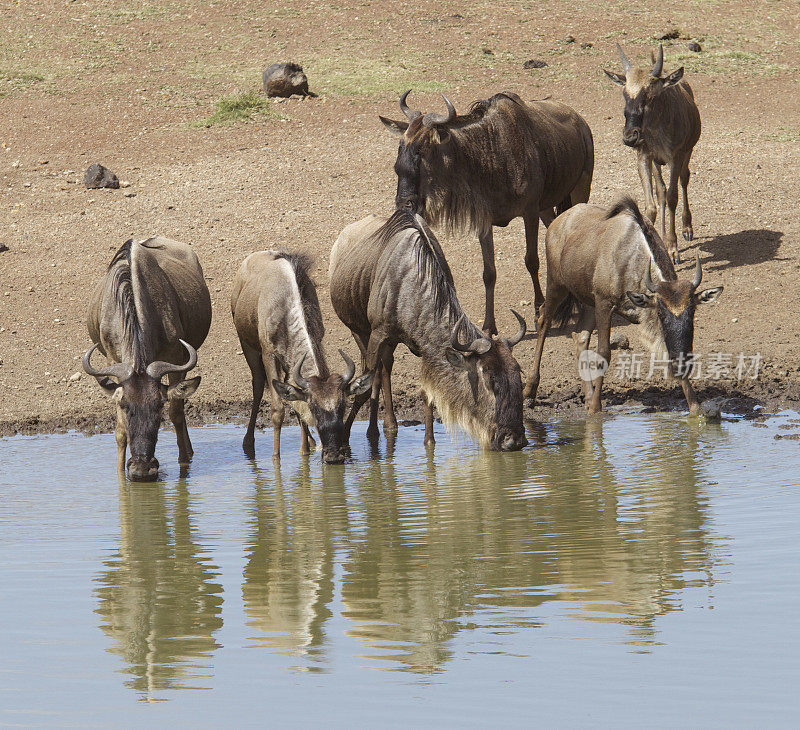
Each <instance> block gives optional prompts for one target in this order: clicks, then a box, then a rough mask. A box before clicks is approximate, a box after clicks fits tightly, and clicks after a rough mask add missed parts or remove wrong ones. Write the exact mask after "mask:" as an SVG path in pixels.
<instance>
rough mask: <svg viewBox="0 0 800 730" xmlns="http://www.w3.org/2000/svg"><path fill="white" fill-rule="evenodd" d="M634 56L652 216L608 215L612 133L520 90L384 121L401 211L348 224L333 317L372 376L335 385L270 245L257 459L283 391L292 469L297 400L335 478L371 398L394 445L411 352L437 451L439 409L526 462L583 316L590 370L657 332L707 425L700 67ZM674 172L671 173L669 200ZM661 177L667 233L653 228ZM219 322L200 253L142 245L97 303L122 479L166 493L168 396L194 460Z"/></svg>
mask: <svg viewBox="0 0 800 730" xmlns="http://www.w3.org/2000/svg"><path fill="white" fill-rule="evenodd" d="M618 50H619V55H620V59H621V61H622V67H623V72H624V73H622V74H620V73H616V72H612V71H605V73H606V74H607V75H608V76H609V77H610V78H611V79H612V80H613V81H614V82H615V83H618V84H620V85H621V86H623V95H624V99H625V127H624V130H623V135H622V137H623V142H624V144H626V145H628V146H630V147H633V148H634V149H635V150H636V153H637V158H638V172H639V175H640V178H641V182H642V188H643V191H644V197H645V212H644V215H642V213H641V212H640V210H639V208H638V206H637V205H636V203H635V202H634V201H633V200H632V199H630V198H627V197H626V198H623V199H621V200H620V201H619V202H617V203H616V204H615V205H613V206H612V207H610V208H603V207H600V206H597V205H590V204H589V203H588V200H589V193H590V188H591V183H592V176H593V173H594V142H593V139H592V133H591V130H590V129H589V126H588V124H587V123H586V121H585V120H584V119H583V118H582V117H581V116H580V115H579V114H578V113H577V112H576V111H574V110H573V109H571V108H570V107H568V106H566V105H564V104H561V103H556V102H552V101H536V102H532V103H525V102H524V101H522V99H520V98H519V97H518V96H517V95H516V94H511V93H500V94H495V95H494V96H492V97H491V98H489V99H487V100H485V101H477V102H475V103H474V104H473V105H472V107H471V108H470V110H469V111H468V112H467V113H466V114H462V115H459V114H457V113H456V110H455V107H454V106H453V104H452V103H451V102H450V100H449V99H447V97H444V95H443V98H444V101H445V105H446V109H447V113H446V114H441V113H432V112H431V113H427V114H423V113H422V112H421V111H417V110H414V109H411V108H410V107H409V106H408V103H407V102H408V96H409V93H410V92H408V91H407V92H406V93H404V94H403V95H402V96H401V97H400V109H401V111H402V113H403V115H404V117H405V119H404V120H399V121H398V120H392V119H387V118H385V117H380V120H381V122H382V123H383V124H384V126H386V127H387V128H388V129H389V130H390V131H392V132H393V133H395V134H397V135H398V136H399V137H400V146H399V150H398V153H397V160H396V162H395V172H396V173H397V195H396V198H395V212H394V213H393V214H392V215H391V216H389V217H388V218H386V217H379V216H375V215H370V216H367V217H366V218H364V219H363V220H361V221H358V222H356V223H352V224H350V225H348V226H347V227H346V228H345V229H344V230H343V231H342V232H341V234H340V235H339V237H338V238H337V240H336V242H335V244H334V246H333V249H332V251H331V255H330V268H329V273H330V293H331V302H332V304H333V309H334V311H335V312H336V314H337V316H338V317H339V318H340V319H341V320H342V322H343V323H344V324H345V325H346V326H347V327H348V329H349V330H350V331H351V333H352V335H353V338H354V339H355V341H356V344H357V345H358V348H359V350H360V352H361V374H360V375H358V376H356V367H355V363H354V362H353V360H352V359H351V358H350V357H349V356H348V355H347V354H346V353H345V352H343V351H341V350H340V351H339V352H340V354H341V357H342V360H343V363H344V371H343V372H341V373H340V372H335V371H332V370H331V368H330V366H329V364H328V359H327V357H326V355H325V351H324V349H323V346H322V339H323V334H324V324H323V318H322V312H321V309H320V306H319V301H318V299H317V293H316V288H315V286H314V283H313V282H312V280H311V278H310V275H309V267H310V264H311V262H310V259H308V258H307V257H305V256H303V255H301V254H298V253H292V252H286V251H273V250H267V251H259V252H255V253H252V254H250V255H249V256H248V257H247V258H246V259H245V260H244V262H243V263H242V265H241V268H240V269H239V272H238V273H237V275H236V279H235V281H234V284H233V293H232V297H231V310H232V314H233V321H234V326H235V328H236V332H237V334H238V337H239V341H240V342H241V346H242V352H243V354H244V357H245V359H246V361H247V364H248V365H249V367H250V371H251V374H252V386H253V403H252V410H251V413H250V420H249V423H248V427H247V431H246V434H245V437H244V441H243V444H242V445H243V448H244V451H245V452H246V453H248V454H251V455H252V454H253V453H254V451H255V426H256V421H257V417H258V412H259V406H260V404H261V400H262V397H263V394H264V389H265V388H268V389H269V394H270V414H271V421H272V426H273V430H274V447H273V457H274V458H276V459H277V458H279V457H280V432H281V426H282V424H283V420H284V415H285V404H288V405H289V406H290V407H291V408H292V410H293V411H294V412H295V414H296V415H297V417H298V420H299V422H300V425H301V450H302V451H303V452H304V453H308V452H309V451H310V450H311V448H313V447H314V446H315V442H314V438H313V436H312V434H311V432H310V429H311V428H312V427H315V428H316V430H317V435H318V438H319V439H320V441H321V450H322V457H323V460H324V461H325V462H327V463H341V462H342V461H344V459H345V456H346V453H347V449H348V445H349V437H350V429H351V427H352V424H353V421H354V419H355V418H356V416H357V415H358V412H359V410H360V408H361V407H362V406H363V405H364V404H365V403H366V401H367V400H369V401H370V410H369V427H368V430H367V435H368V436H369V437H371V438H375V437H377V436H378V423H377V419H378V405H379V402H378V401H379V396H380V395H381V394H382V395H383V399H384V419H383V428H384V433H386V434H395V433H396V432H397V419H396V417H395V413H394V407H393V402H392V386H391V374H392V365H393V362H394V351H395V348H396V347H397V345H399V344H401V343H402V344H404V345H406V346H407V347H408V349H409V350H410V351H411V352H412V353H413V354H414V355H415V356H417V357H418V358H420V361H421V366H420V385H421V390H422V399H423V404H424V408H425V443H426V444H433V442H434V436H433V417H434V416H433V411H434V407H435V408H436V410H437V411H438V412H439V414H440V416H441V418H442V420H443V422H444V423H445V424H446V425H447V426H448V427H451V428H461V429H463V430H464V431H465V432H466V433H467V434H468V435H470V436H471V437H472V438H474V439H475V440H476V441H478V442H479V443H480V444H481V445H482V446H483V447H485V448H487V449H492V450H499V451H513V450H517V449H520V448H522V447H524V446H525V445H526V443H527V442H526V439H525V431H524V427H523V403H524V401H525V400H526V399H527V400H529V401H530V402H531V404H532V403H533V401H534V400H535V398H536V392H537V388H538V385H539V369H540V364H541V359H542V352H543V347H544V343H545V338H546V337H547V334H548V331H549V329H550V327H551V324H552V322H553V320H554V319H560V320H562V321H563V322H564V323H566V322H567V321H569V319H570V317H571V316H573V315H574V314H575V313H576V310H577V325H576V331H575V333H574V334H573V338H574V340H575V345H576V355H578V357H579V358H580V356H581V354H582V353H584V351H585V350H586V349H587V348H588V345H589V341H590V337H591V333H592V332H593V331H594V330H596V331H597V337H598V347H597V355H598V356H599V357H601V358H603V362H605V363H606V365H607V363H608V362H609V360H610V355H611V322H612V316H613V315H615V314H617V315H620V316H622V317H624V318H625V319H627V320H629V321H631V322H635V323H639V324H641V325H642V330H643V333H644V334H645V335H646V337H647V339H648V341H649V343H650V345H651V347H652V348H653V350H654V351H655V352H664V353H666V354H667V356H668V358H669V361H670V368H671V371H672V373H673V374H674V375H675V376H677V377H678V378H679V379H680V383H681V386H682V388H683V392H684V395H685V397H686V401H687V403H688V406H689V410H690V413H692V414H695V413H697V412H698V411H699V403H698V401H697V398H696V396H695V394H694V392H693V390H692V387H691V384H690V382H689V372H690V368H691V360H692V340H693V332H694V314H695V308H696V306H697V304H701V303H704V302H711V301H714V300H715V299H716V298H717V297H718V296H719V294H720V293H721V291H722V287H716V288H714V289H707V290H705V291H699V290H698V287H699V285H700V281H701V279H702V270H701V266H700V260H699V257H698V258H697V263H696V268H695V273H694V277H693V279H692V280H691V281H685V280H680V279H678V277H677V275H676V272H675V267H674V264H675V263H678V262H679V260H680V258H679V251H678V245H677V237H676V235H675V210H676V207H677V202H678V181H680V183H681V186H682V189H683V202H684V207H683V235H684V238H686V240H691V238H692V217H691V212H690V210H689V204H688V198H687V186H688V183H689V175H690V172H689V161H690V159H691V155H692V149H693V147H694V145H695V144H696V142H697V140H698V138H699V136H700V115H699V112H698V110H697V106H696V105H695V102H694V97H693V94H692V90H691V88H690V86H689V84H688V83H687V82H686V81H685V80H684V79H683V68H680V69H678V70H677V71H673V72H672V73H669V74H666V75H665V74H664V73H663V66H664V54H663V48H659V51H658V55H657V56H653V57H652V59H651V62H652V65H651V67H650V68H647V69H642V68H636V67H634V66H633V65H632V64H631V63H630V61H629V60H628V58H627V56H626V55H625V53H624V52H623V50H622V48H620V47H619V46H618ZM663 165H668V166H669V173H670V174H669V186H668V187H667V186H666V185H665V184H664V180H663V178H662V175H661V167H662V166H663ZM654 180H655V187H656V197H657V199H658V208H659V212H660V214H661V236H659V234H658V233H657V232H656V230H655V228H654V227H653V225H652V224H653V223H654V222H655V219H656V212H657V211H656V206H655V203H654V197H653V181H654ZM517 217H522V219H523V221H524V224H525V243H526V246H525V265H526V267H527V269H528V272H529V273H530V276H531V279H532V282H533V287H534V293H535V307H536V315H537V337H538V340H537V344H536V352H535V356H534V362H533V367H532V370H531V372H530V374H529V375H528V378H527V382H526V384H525V387H524V388H523V382H522V369H521V367H520V365H519V363H518V362H517V360H516V359H515V358H514V355H513V348H514V346H515V345H517V344H518V343H519V342H520V341H521V340H522V338H523V337H524V336H525V333H526V329H527V327H526V323H525V320H524V319H523V318H522V317H521V316H520V315H519V314H518V313H517V312H513V310H512V312H513V313H514V316H515V317H516V319H517V321H518V323H519V328H518V331H517V332H516V333H514V334H513V335H512V336H510V337H501V336H499V335H498V333H497V328H496V325H495V312H494V289H495V282H496V278H497V275H496V269H495V257H494V243H493V238H492V229H493V227H494V226H506V225H508V223H509V222H510V221H511V220H513V219H514V218H517ZM540 220H541V221H542V223H543V224H544V225H545V226H546V228H547V235H546V239H545V241H546V243H545V246H546V256H547V287H546V294H545V292H543V291H542V289H541V286H540V283H539V252H538V227H539V221H540ZM436 225H439V226H443V227H444V228H445V229H446V230H453V229H467V230H471V231H473V232H474V233H476V234H477V236H478V240H479V241H480V245H481V252H482V255H483V281H484V286H485V292H486V301H485V312H484V320H483V325H482V327H478V326H477V325H476V324H474V323H473V322H472V321H471V320H470V318H469V317H468V315H467V313H466V312H465V311H464V309H463V307H462V306H461V304H460V303H459V300H458V297H457V296H456V290H455V285H454V281H453V275H452V273H451V270H450V267H449V265H448V262H447V260H446V258H445V255H444V252H443V249H442V247H441V245H440V244H439V241H438V240H437V239H436V236H435V235H434V233H433V231H432V230H431V228H430V226H436ZM665 243H666V246H665ZM210 324H211V299H210V296H209V292H208V288H207V287H206V284H205V281H204V278H203V272H202V269H201V266H200V262H199V261H198V259H197V256H196V255H195V253H194V252H193V251H192V249H191V248H190V247H189V246H187V245H186V244H183V243H178V242H176V241H171V240H169V239H166V238H162V237H155V238H150V239H148V240H146V241H134V240H129V241H127V242H126V243H125V244H123V246H122V247H121V248H120V249H119V251H117V253H116V254H115V256H114V258H113V259H112V261H111V264H110V265H109V267H108V270H107V271H106V274H105V276H104V278H103V279H102V281H101V282H100V283H99V284H98V286H97V288H96V289H95V292H94V295H93V297H92V301H91V304H90V307H89V315H88V327H89V335H90V337H91V339H92V341H93V342H94V344H93V346H92V347H91V348H90V349H89V350H88V351H87V352H86V354H85V355H84V358H83V367H84V369H85V371H86V372H87V373H88V374H90V375H92V376H94V377H95V378H96V379H97V382H98V383H99V384H100V386H101V387H102V388H103V389H104V390H106V391H107V392H108V393H109V394H110V395H111V397H112V399H113V400H114V403H115V406H116V416H117V425H116V440H117V450H118V451H117V464H118V468H119V470H120V471H124V470H125V469H126V467H127V473H128V476H129V477H130V478H131V479H155V478H157V474H158V461H157V459H156V458H155V446H156V440H157V437H158V430H159V427H160V425H161V419H162V413H163V406H164V404H165V402H166V401H169V415H170V419H171V420H172V423H173V424H174V426H175V431H176V433H177V439H178V453H179V456H178V459H179V461H180V462H181V463H185V462H188V461H190V460H191V457H192V453H193V452H192V445H191V441H190V440H189V433H188V430H187V427H186V421H185V416H184V401H185V399H186V398H188V397H189V396H191V395H192V394H193V393H194V392H195V391H196V390H197V387H198V385H199V383H200V378H199V377H194V378H191V379H189V380H187V379H186V374H187V373H188V372H189V371H190V370H191V369H192V368H193V367H194V366H195V365H196V364H197V359H198V353H197V350H198V348H200V346H201V345H202V344H203V342H204V340H205V338H206V336H207V334H208V331H209V327H210ZM96 349H97V350H100V352H101V353H103V354H104V355H105V356H106V358H107V360H108V364H107V365H106V366H105V367H100V368H97V367H95V366H94V365H92V363H91V357H92V354H93V353H94V351H95V350H96ZM603 372H604V371H603V370H602V369H601V370H600V371H599V372H598V373H597V374H596V377H594V379H593V380H586V379H584V382H583V393H584V397H585V401H586V406H587V410H588V411H589V412H590V413H596V412H598V411H600V410H601V389H602V384H603ZM164 376H167V378H168V384H165V383H163V382H162V379H163V378H164ZM348 400H351V402H350V406H349V409H348ZM128 448H129V449H130V458H129V459H128V460H127V462H126V460H125V457H126V450H127V449H128Z"/></svg>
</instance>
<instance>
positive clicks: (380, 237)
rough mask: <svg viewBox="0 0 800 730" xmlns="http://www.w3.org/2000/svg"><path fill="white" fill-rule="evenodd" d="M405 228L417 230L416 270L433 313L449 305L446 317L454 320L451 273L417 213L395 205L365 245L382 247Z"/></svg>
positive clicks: (456, 309)
mask: <svg viewBox="0 0 800 730" xmlns="http://www.w3.org/2000/svg"><path fill="white" fill-rule="evenodd" d="M408 229H413V230H414V231H416V232H417V236H416V240H415V244H416V245H415V253H416V257H417V271H418V273H419V275H420V277H421V278H422V279H424V280H426V281H429V282H430V283H431V286H432V288H433V291H434V308H435V310H436V314H437V316H441V315H442V314H443V313H444V311H445V309H446V308H449V316H450V320H451V322H453V323H454V322H455V320H456V319H457V318H458V317H459V316H460V312H461V306H460V305H459V303H458V298H457V297H456V287H455V283H454V281H453V273H452V271H450V266H449V265H448V263H447V259H446V258H445V256H444V251H443V250H442V246H441V244H440V243H439V241H438V240H437V239H436V236H434V235H433V232H432V231H431V229H430V228H428V226H427V225H426V224H425V221H424V220H423V219H422V218H421V217H420V216H415V215H413V214H412V213H410V212H408V211H407V210H403V209H402V208H398V209H397V210H395V212H394V213H392V215H391V216H390V217H389V219H388V220H387V221H386V223H384V224H383V225H382V226H381V227H380V228H379V229H378V230H377V231H375V233H373V234H372V235H371V236H370V239H369V240H368V241H367V243H366V244H365V245H367V246H369V245H376V246H385V245H387V244H388V243H390V242H391V241H392V240H393V239H394V238H395V236H398V235H401V234H402V233H403V232H404V231H406V230H408Z"/></svg>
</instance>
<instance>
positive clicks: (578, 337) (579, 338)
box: [572, 307, 595, 403]
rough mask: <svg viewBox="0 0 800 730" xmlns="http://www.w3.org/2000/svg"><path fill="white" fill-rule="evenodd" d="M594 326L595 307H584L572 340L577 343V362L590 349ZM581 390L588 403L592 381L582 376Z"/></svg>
mask: <svg viewBox="0 0 800 730" xmlns="http://www.w3.org/2000/svg"><path fill="white" fill-rule="evenodd" d="M594 328H595V317H594V307H584V308H583V310H582V311H581V315H580V319H578V324H577V325H576V327H575V331H574V332H573V333H572V340H573V342H574V343H575V361H576V362H577V363H580V357H581V355H582V354H583V353H584V352H585V351H586V350H588V349H589V342H590V341H591V339H592V331H593V330H594ZM581 391H582V392H583V401H584V403H588V402H589V398H591V397H592V381H591V380H587V379H585V378H581Z"/></svg>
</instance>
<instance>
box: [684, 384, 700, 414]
mask: <svg viewBox="0 0 800 730" xmlns="http://www.w3.org/2000/svg"><path fill="white" fill-rule="evenodd" d="M681 388H682V389H683V395H684V397H685V398H686V404H687V405H688V406H689V415H690V416H697V415H698V414H699V413H700V403H699V401H698V400H697V396H696V395H695V394H694V388H692V384H691V382H690V381H689V378H681Z"/></svg>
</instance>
